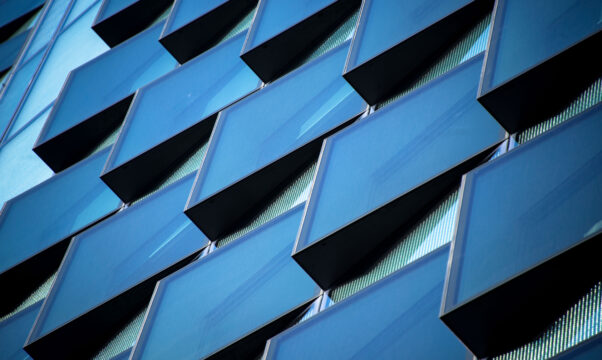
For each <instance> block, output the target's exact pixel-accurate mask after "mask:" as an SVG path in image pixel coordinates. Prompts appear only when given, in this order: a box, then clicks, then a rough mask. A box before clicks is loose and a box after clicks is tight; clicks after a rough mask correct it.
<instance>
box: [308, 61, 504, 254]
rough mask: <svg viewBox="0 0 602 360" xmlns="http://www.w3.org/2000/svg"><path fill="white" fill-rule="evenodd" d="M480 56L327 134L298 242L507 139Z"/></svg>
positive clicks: (313, 238) (330, 229)
mask: <svg viewBox="0 0 602 360" xmlns="http://www.w3.org/2000/svg"><path fill="white" fill-rule="evenodd" d="M482 59H483V57H482V55H481V56H478V57H475V58H474V59H473V60H469V61H468V62H466V63H464V64H463V65H461V66H460V67H458V68H456V69H455V70H453V71H452V72H450V73H448V74H447V75H445V76H443V77H440V78H438V79H437V80H435V81H433V82H431V83H429V84H427V85H425V86H423V87H422V88H420V89H418V90H416V91H414V92H413V93H411V94H409V95H406V96H405V97H403V98H401V99H400V100H398V101H397V102H396V103H393V104H391V105H389V106H387V107H385V108H383V109H382V110H379V111H377V112H375V113H374V114H373V115H370V116H369V117H367V118H366V119H363V120H360V121H359V122H358V123H356V124H354V125H352V126H351V127H349V128H347V129H345V130H343V131H341V132H339V133H338V134H336V135H334V136H333V137H332V138H330V139H328V140H327V143H326V144H327V145H326V146H327V149H325V150H324V153H323V154H322V157H321V160H320V161H321V164H323V165H321V166H320V169H319V170H318V174H317V175H316V183H315V184H314V187H313V190H312V194H311V198H310V200H309V205H308V209H307V216H306V218H305V220H304V222H303V229H302V231H301V234H300V238H299V248H303V247H304V246H306V245H309V244H311V243H313V242H316V241H318V240H320V239H321V238H323V237H325V236H327V235H329V234H330V233H332V232H333V231H335V230H338V229H339V228H341V227H343V226H346V225H348V224H349V223H351V222H353V221H355V220H357V219H359V218H360V217H362V216H363V215H365V214H367V213H370V212H371V211H374V210H376V209H377V208H378V207H380V206H382V205H384V204H386V203H388V202H390V201H392V200H393V199H396V198H397V197H399V196H401V195H403V194H406V193H407V192H409V191H410V190H412V189H415V188H417V187H419V186H420V185H422V184H423V183H425V182H426V181H427V180H430V179H432V178H434V177H435V176H437V175H440V174H442V173H444V172H446V171H448V170H450V169H452V168H453V167H454V166H456V165H458V164H460V163H462V162H464V161H466V160H468V159H469V158H471V157H472V156H475V155H477V154H478V153H480V152H482V151H483V150H485V149H487V148H489V147H492V146H493V145H495V144H496V143H497V142H499V141H501V140H502V139H503V137H504V131H503V130H502V128H501V127H500V126H499V124H498V123H497V122H496V121H495V119H494V118H493V117H491V115H489V113H488V112H487V111H486V110H485V109H484V108H483V107H482V106H481V105H480V104H479V103H478V102H477V100H476V93H477V87H478V84H479V75H480V72H481V62H482ZM458 180H459V179H458Z"/></svg>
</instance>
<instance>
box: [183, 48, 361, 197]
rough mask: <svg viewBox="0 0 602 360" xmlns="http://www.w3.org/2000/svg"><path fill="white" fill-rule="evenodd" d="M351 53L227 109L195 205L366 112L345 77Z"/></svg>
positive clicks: (330, 57)
mask: <svg viewBox="0 0 602 360" xmlns="http://www.w3.org/2000/svg"><path fill="white" fill-rule="evenodd" d="M348 48H349V42H346V43H345V44H343V45H341V46H340V47H338V48H337V49H335V50H333V51H331V52H330V53H328V54H326V55H324V56H322V57H320V58H318V59H317V60H315V61H313V62H312V63H310V64H308V65H307V66H304V67H302V68H300V69H298V70H297V71H295V72H293V73H291V74H289V75H287V76H286V77H284V78H282V79H280V80H278V81H276V82H274V83H272V84H270V85H268V86H266V87H265V88H263V89H261V91H259V92H257V93H256V94H253V95H251V96H249V97H247V98H245V99H243V100H241V101H240V102H239V103H237V104H235V105H233V106H232V107H230V108H228V109H226V110H225V111H224V112H223V113H222V114H221V115H220V118H219V120H218V122H217V124H216V128H215V129H214V132H213V136H212V143H211V144H210V145H209V150H208V151H207V155H206V157H205V160H204V162H203V167H202V168H201V172H200V175H199V180H198V181H197V183H196V186H195V190H194V191H193V194H192V196H191V201H199V200H203V199H205V198H207V197H209V196H211V195H213V194H215V193H217V192H219V191H220V190H222V189H224V188H226V187H228V186H230V185H231V184H233V183H235V182H237V181H238V180H240V179H242V178H244V177H246V176H248V175H250V174H251V173H253V172H255V171H256V170H259V169H260V168H262V167H263V166H265V165H268V164H269V163H271V162H273V161H275V160H277V159H279V158H281V157H282V156H284V155H286V154H287V153H289V152H291V151H293V150H295V149H298V148H299V147H301V146H302V145H304V144H306V143H308V142H310V141H311V140H313V139H315V138H317V137H319V136H321V135H323V134H325V133H327V132H328V131H330V130H332V129H334V128H336V127H337V126H339V125H341V124H343V123H344V122H346V121H348V120H349V119H351V118H353V117H354V116H356V115H358V114H360V113H361V112H362V111H364V110H365V108H366V104H365V103H364V101H363V100H362V99H361V97H360V96H359V95H358V94H357V93H356V92H355V91H354V90H353V88H352V87H351V86H350V85H349V84H348V83H347V82H346V81H345V80H344V79H343V77H342V76H341V73H342V69H343V67H344V65H345V58H346V56H347V50H348ZM274 104H278V105H277V106H274ZM251 120H252V121H251Z"/></svg>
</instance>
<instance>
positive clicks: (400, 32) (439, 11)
mask: <svg viewBox="0 0 602 360" xmlns="http://www.w3.org/2000/svg"><path fill="white" fill-rule="evenodd" d="M470 2H471V0H426V1H425V0H410V1H399V0H367V1H364V4H363V6H362V14H361V18H360V23H359V25H358V28H357V32H356V34H355V39H354V41H353V46H352V48H351V52H350V55H349V64H348V68H353V67H355V66H357V65H360V64H362V63H364V62H365V61H367V60H370V59H371V58H373V57H375V56H376V55H378V54H380V53H382V52H384V51H386V50H388V49H389V48H391V47H393V46H394V45H397V44H398V43H400V42H402V41H404V40H406V39H408V38H410V37H412V36H413V35H415V34H416V33H418V32H420V31H422V30H424V29H425V28H427V27H429V26H430V25H432V24H434V23H435V22H437V21H439V20H440V19H442V18H444V17H446V16H447V15H449V14H451V13H453V12H454V11H456V10H459V9H461V8H462V7H463V6H464V5H466V4H468V3H470Z"/></svg>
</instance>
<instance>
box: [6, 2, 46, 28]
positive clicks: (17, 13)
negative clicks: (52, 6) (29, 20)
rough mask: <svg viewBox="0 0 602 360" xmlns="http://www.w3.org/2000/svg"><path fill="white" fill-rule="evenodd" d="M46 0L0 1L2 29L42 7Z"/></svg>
mask: <svg viewBox="0 0 602 360" xmlns="http://www.w3.org/2000/svg"><path fill="white" fill-rule="evenodd" d="M43 4H44V0H3V1H0V27H2V26H6V25H8V24H9V23H11V22H12V21H14V20H16V19H17V18H19V17H21V16H23V15H25V14H27V13H28V12H30V11H33V10H35V8H37V7H39V6H42V5H43Z"/></svg>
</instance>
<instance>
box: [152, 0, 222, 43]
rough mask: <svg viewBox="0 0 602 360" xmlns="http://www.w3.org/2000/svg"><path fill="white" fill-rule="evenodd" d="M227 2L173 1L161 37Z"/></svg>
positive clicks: (215, 0) (211, 0)
mask: <svg viewBox="0 0 602 360" xmlns="http://www.w3.org/2000/svg"><path fill="white" fill-rule="evenodd" d="M227 1H228V0H205V1H198V0H175V1H174V4H173V7H172V8H171V13H170V14H169V18H168V19H167V23H166V24H165V29H164V31H163V36H165V35H167V34H170V33H172V32H174V31H176V30H178V29H179V28H181V27H182V26H184V25H187V24H188V23H190V22H192V21H193V20H195V19H197V18H199V17H201V16H203V15H205V14H206V13H208V12H209V11H211V10H213V9H215V8H217V7H218V6H220V5H222V4H224V3H226V2H227Z"/></svg>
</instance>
